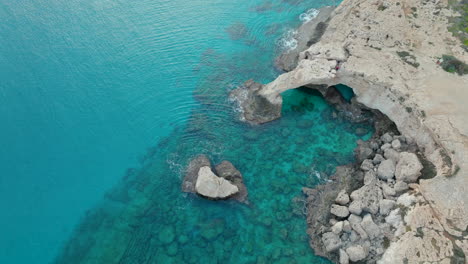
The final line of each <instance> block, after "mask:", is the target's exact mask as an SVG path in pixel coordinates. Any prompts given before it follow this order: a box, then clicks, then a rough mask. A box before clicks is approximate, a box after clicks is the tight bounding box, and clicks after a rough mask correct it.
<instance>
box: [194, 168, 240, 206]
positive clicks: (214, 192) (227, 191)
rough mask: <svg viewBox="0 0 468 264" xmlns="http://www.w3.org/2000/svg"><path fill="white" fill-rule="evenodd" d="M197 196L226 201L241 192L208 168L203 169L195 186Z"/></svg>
mask: <svg viewBox="0 0 468 264" xmlns="http://www.w3.org/2000/svg"><path fill="white" fill-rule="evenodd" d="M195 191H196V192H197V194H199V195H201V196H203V197H207V198H209V199H213V200H220V199H226V198H229V197H231V196H232V195H234V194H236V193H238V192H239V188H237V186H235V185H234V184H232V183H231V182H229V181H228V180H226V179H224V178H221V177H218V176H216V175H215V174H214V173H213V172H212V171H211V168H210V167H208V166H204V167H201V168H200V170H199V171H198V178H197V182H196V184H195Z"/></svg>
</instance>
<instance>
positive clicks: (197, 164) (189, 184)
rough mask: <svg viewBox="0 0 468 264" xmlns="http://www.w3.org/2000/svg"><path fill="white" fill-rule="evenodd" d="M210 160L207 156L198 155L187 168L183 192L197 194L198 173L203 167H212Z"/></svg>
mask: <svg viewBox="0 0 468 264" xmlns="http://www.w3.org/2000/svg"><path fill="white" fill-rule="evenodd" d="M210 166H211V164H210V160H209V159H208V157H207V156H206V155H198V156H196V157H195V158H194V159H192V160H191V161H190V163H189V165H188V167H187V171H186V174H185V177H184V180H183V181H182V191H183V192H191V193H195V192H196V191H195V183H196V182H197V178H198V171H199V170H200V168H201V167H210Z"/></svg>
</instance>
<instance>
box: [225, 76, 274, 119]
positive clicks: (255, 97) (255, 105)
mask: <svg viewBox="0 0 468 264" xmlns="http://www.w3.org/2000/svg"><path fill="white" fill-rule="evenodd" d="M261 88H262V84H259V83H256V82H254V81H253V80H248V81H246V82H245V83H244V85H243V86H242V87H239V88H237V89H235V90H233V91H232V92H231V94H230V95H229V97H230V99H231V100H233V101H236V102H237V103H238V104H239V108H240V109H241V112H242V118H244V119H245V120H246V121H248V122H250V123H253V124H263V123H267V122H270V121H273V120H275V119H278V118H280V117H281V108H282V103H281V102H282V99H281V95H278V99H279V102H280V103H272V102H271V101H270V100H268V99H267V98H265V97H264V96H263V95H261V94H259V93H258V91H259V90H260V89H261Z"/></svg>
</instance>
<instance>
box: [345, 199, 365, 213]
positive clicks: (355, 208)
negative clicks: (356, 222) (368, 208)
mask: <svg viewBox="0 0 468 264" xmlns="http://www.w3.org/2000/svg"><path fill="white" fill-rule="evenodd" d="M348 210H349V212H350V213H352V214H355V215H360V214H361V213H362V203H361V201H353V202H351V204H349V207H348Z"/></svg>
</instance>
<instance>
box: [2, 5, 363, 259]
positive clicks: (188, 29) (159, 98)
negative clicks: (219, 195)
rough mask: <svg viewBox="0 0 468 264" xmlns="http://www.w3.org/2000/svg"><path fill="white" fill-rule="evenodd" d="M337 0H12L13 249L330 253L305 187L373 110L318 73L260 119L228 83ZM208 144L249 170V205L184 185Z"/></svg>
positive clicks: (6, 183) (5, 75)
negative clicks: (354, 107) (321, 80)
mask: <svg viewBox="0 0 468 264" xmlns="http://www.w3.org/2000/svg"><path fill="white" fill-rule="evenodd" d="M332 2H333V1H325V0H322V1H319V0H309V1H301V0H282V1H281V0H271V1H265V0H251V1H245V0H244V1H240V0H211V1H206V0H193V1H182V0H172V1H166V0H152V1H149V0H141V1H130V0H83V1H76V0H68V1H64V0H47V1H46V0H34V1H33V0H14V1H13V0H1V2H0V18H1V22H2V23H0V47H1V50H0V122H1V123H2V128H1V129H0V143H1V144H0V146H1V147H0V173H1V174H0V208H1V209H2V214H1V217H0V234H1V235H0V263H7V264H8V263H14V264H22V263H50V262H56V263H106V264H107V263H272V262H274V263H327V261H326V260H324V259H322V258H319V257H317V256H315V255H314V254H313V251H312V250H311V249H310V248H309V246H308V237H307V235H306V232H305V231H306V223H305V216H304V213H305V209H304V197H303V196H302V194H301V188H302V187H314V186H315V185H316V184H319V183H323V182H324V181H326V180H327V177H328V175H330V174H332V173H333V171H334V168H335V166H337V165H341V164H346V163H349V162H352V161H353V155H352V151H353V149H354V147H355V146H356V140H358V139H366V138H368V137H369V136H370V135H371V133H372V130H371V128H370V126H369V125H368V124H352V123H349V122H347V121H346V120H343V119H341V118H339V117H337V115H336V114H334V109H333V108H332V107H331V106H329V105H328V104H327V103H326V102H325V101H324V100H323V98H322V97H321V96H320V95H319V94H317V93H315V92H313V91H310V90H307V89H298V90H295V91H288V92H286V93H285V94H284V101H285V104H284V109H283V117H282V118H281V119H280V120H277V121H274V122H271V123H269V124H265V125H262V126H251V125H248V124H246V123H244V122H241V121H240V120H239V112H238V110H237V108H236V105H235V104H234V103H233V102H230V101H229V100H228V93H229V91H230V90H232V89H234V88H236V87H238V86H239V85H241V84H242V83H243V82H244V81H245V80H247V79H251V78H253V79H255V80H256V81H260V82H264V83H266V82H269V81H271V80H273V79H274V78H275V77H276V76H277V75H278V74H280V72H278V71H277V70H276V69H275V67H274V60H275V57H276V56H277V55H278V54H280V53H281V52H283V51H285V50H287V49H289V48H292V47H294V45H295V43H294V41H293V40H292V39H291V35H292V32H293V29H294V28H295V27H297V26H298V25H300V24H301V23H303V22H305V21H307V20H308V19H311V18H312V17H313V16H314V15H315V14H316V10H315V9H316V8H319V7H321V6H325V5H330V4H332ZM337 2H338V1H337ZM340 90H344V91H345V90H346V88H343V89H342V88H340ZM345 94H346V96H347V97H348V96H349V95H350V93H349V90H348V91H345ZM358 128H364V129H365V130H367V131H368V133H367V134H365V135H363V134H362V131H363V130H362V129H358ZM356 131H360V134H359V135H358V134H356ZM200 153H203V154H206V155H208V156H209V157H210V158H211V160H212V162H213V164H214V165H215V164H217V163H219V162H220V161H222V160H229V161H231V162H232V163H233V164H234V165H235V166H236V167H237V168H238V169H239V170H240V171H241V172H242V173H243V175H244V180H245V182H246V185H247V188H248V190H249V201H250V204H249V205H248V206H247V205H243V204H239V203H236V202H232V201H221V202H213V201H207V200H204V199H202V198H199V197H196V196H194V195H187V194H183V193H181V192H180V183H181V180H182V178H183V176H184V169H185V167H186V165H187V164H188V162H189V161H190V159H191V158H193V157H194V156H195V155H197V154H200Z"/></svg>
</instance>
